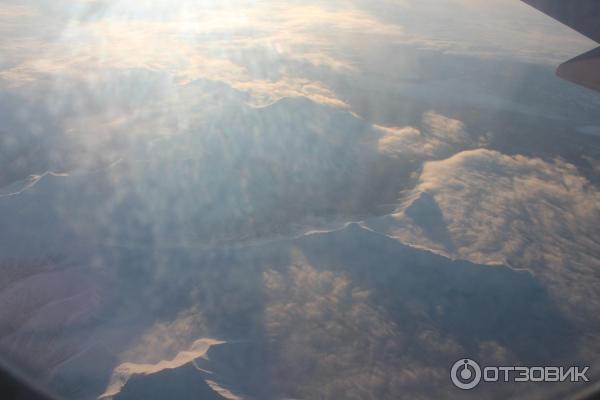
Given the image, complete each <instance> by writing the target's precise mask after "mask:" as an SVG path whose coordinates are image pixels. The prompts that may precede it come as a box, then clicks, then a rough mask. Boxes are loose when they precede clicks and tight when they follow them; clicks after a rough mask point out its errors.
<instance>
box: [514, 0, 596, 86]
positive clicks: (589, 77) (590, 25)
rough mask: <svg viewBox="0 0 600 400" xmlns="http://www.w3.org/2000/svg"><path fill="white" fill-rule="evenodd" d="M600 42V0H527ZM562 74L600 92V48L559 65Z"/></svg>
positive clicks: (531, 4)
mask: <svg viewBox="0 0 600 400" xmlns="http://www.w3.org/2000/svg"><path fill="white" fill-rule="evenodd" d="M523 1H524V2H525V3H527V4H529V5H530V6H532V7H535V8H537V9H538V10H540V11H542V12H543V13H545V14H548V15H549V16H551V17H552V18H554V19H556V20H558V21H560V22H562V23H563V24H565V25H567V26H569V27H571V28H572V29H574V30H576V31H577V32H579V33H581V34H583V35H585V36H587V37H588V38H590V39H592V40H594V41H596V42H598V43H600V0H523ZM557 74H558V76H560V77H561V78H563V79H566V80H569V81H571V82H574V83H577V84H579V85H582V86H585V87H587V88H589V89H593V90H597V91H600V47H598V48H597V49H595V50H592V51H590V52H588V53H585V54H582V55H580V56H578V57H575V58H574V59H572V60H570V61H567V62H566V63H564V64H562V65H561V66H560V67H558V70H557Z"/></svg>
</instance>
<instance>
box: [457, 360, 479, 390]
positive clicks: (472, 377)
mask: <svg viewBox="0 0 600 400" xmlns="http://www.w3.org/2000/svg"><path fill="white" fill-rule="evenodd" d="M450 377H451V378H452V383H454V386H456V387H457V388H459V389H463V390H469V389H473V388H474V387H475V386H477V385H479V382H480V381H481V368H480V367H479V364H477V363H476V362H475V361H473V360H470V359H468V358H463V359H461V360H458V361H457V362H455V363H454V365H453V366H452V370H450Z"/></svg>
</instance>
